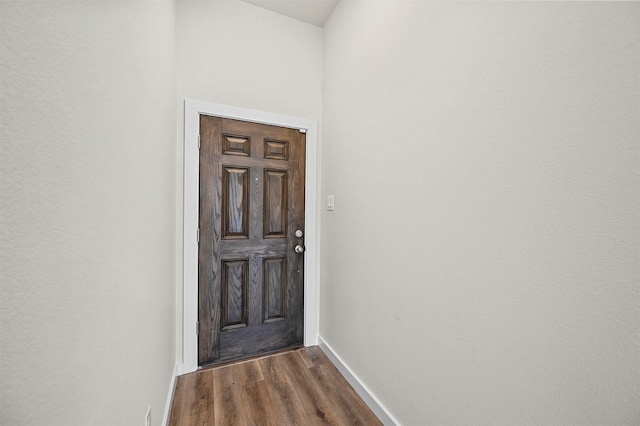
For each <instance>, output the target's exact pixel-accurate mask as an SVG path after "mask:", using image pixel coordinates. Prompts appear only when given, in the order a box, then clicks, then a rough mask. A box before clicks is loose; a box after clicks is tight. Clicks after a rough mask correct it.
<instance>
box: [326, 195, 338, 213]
mask: <svg viewBox="0 0 640 426" xmlns="http://www.w3.org/2000/svg"><path fill="white" fill-rule="evenodd" d="M335 208H336V202H335V198H334V196H333V195H328V196H327V210H329V211H330V212H332V211H334V210H335Z"/></svg>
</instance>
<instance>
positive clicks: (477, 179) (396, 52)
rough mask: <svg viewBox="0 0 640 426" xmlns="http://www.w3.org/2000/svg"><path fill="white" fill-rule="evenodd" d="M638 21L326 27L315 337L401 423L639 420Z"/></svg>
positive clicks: (560, 17)
mask: <svg viewBox="0 0 640 426" xmlns="http://www.w3.org/2000/svg"><path fill="white" fill-rule="evenodd" d="M639 6H640V4H639V3H595V2H588V3H581V2H577V3H573V2H572V3H562V2H558V3H544V2H540V3H539V2H525V3H509V2H495V3H493V2H488V3H482V2H475V3H457V2H446V3H445V2H442V3H434V2H344V3H340V4H338V6H337V8H336V9H335V10H334V13H333V15H332V16H331V18H330V19H329V22H328V23H327V25H326V26H325V30H324V92H323V96H324V108H323V116H324V123H325V125H324V148H323V162H322V171H323V188H324V190H323V195H325V196H326V195H329V194H334V195H335V204H336V210H335V212H324V213H323V219H322V230H323V233H322V238H323V240H322V253H323V258H322V270H321V276H322V289H321V295H322V297H321V314H320V318H321V329H320V331H321V335H322V337H323V338H324V339H325V340H326V341H327V342H328V343H329V344H330V345H332V346H333V348H334V349H335V350H336V352H337V353H338V354H339V355H340V356H341V357H342V358H343V359H344V360H345V361H346V362H347V364H348V365H349V366H350V367H351V368H352V369H353V370H354V372H355V373H356V374H357V375H358V376H359V377H360V378H361V379H362V380H363V381H364V383H365V384H366V385H367V386H368V387H370V389H371V390H372V391H373V393H374V394H375V395H376V396H377V397H378V398H379V399H380V400H381V401H382V402H383V404H384V405H386V406H387V408H388V409H389V410H390V411H391V413H392V414H393V415H394V416H396V417H397V419H398V420H400V421H401V422H402V423H403V424H407V425H409V424H472V423H473V424H493V425H495V424H502V425H512V424H574V425H578V424H580V425H585V424H610V425H613V424H618V425H621V424H632V423H635V424H637V422H638V421H639V420H640V406H639V405H638V389H639V388H640V351H638V347H639V333H640V311H639V306H640V296H639V288H638V282H639V277H640V273H639V264H638V261H639V258H640V253H639V245H640V243H639V236H640V233H639V221H638V211H639V207H640V203H639V194H640V191H639V189H640V187H639V176H638V159H639V153H640V150H639V140H640V127H639V120H638V118H639V117H640V105H639V104H640V100H639V99H640V97H639V95H640V93H639V81H638V70H639V67H640V43H639V41H640V40H639V34H640V31H639V29H640V21H639V16H640V14H639Z"/></svg>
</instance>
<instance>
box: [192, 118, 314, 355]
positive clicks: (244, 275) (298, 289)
mask: <svg viewBox="0 0 640 426" xmlns="http://www.w3.org/2000/svg"><path fill="white" fill-rule="evenodd" d="M305 140H306V139H305V134H304V133H301V132H300V131H299V130H297V129H288V128H283V127H276V126H268V125H262V124H255V123H248V122H243V121H237V120H229V119H223V118H218V117H210V116H205V115H201V116H200V212H199V227H200V243H199V248H198V321H199V334H198V364H199V365H203V364H210V363H215V362H219V361H226V360H230V359H238V358H243V357H247V356H251V355H256V354H260V353H264V352H269V351H273V350H276V349H281V348H287V347H294V346H299V345H301V344H302V339H303V306H304V299H303V287H304V285H303V275H304V274H303V263H304V262H303V261H304V258H303V254H301V253H297V252H296V251H295V247H296V246H297V245H300V246H302V247H304V241H303V240H304V237H303V236H302V237H298V236H296V231H297V230H300V231H304V190H305V188H304V181H305V171H304V166H305ZM298 234H299V233H298Z"/></svg>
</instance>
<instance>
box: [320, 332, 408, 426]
mask: <svg viewBox="0 0 640 426" xmlns="http://www.w3.org/2000/svg"><path fill="white" fill-rule="evenodd" d="M318 340H319V346H320V349H322V351H323V352H324V353H325V354H327V357H328V358H329V359H330V360H331V362H333V364H334V365H335V366H336V368H337V369H338V370H339V371H340V373H342V375H343V376H344V378H345V379H347V382H349V384H350V385H351V387H353V389H354V390H355V391H356V393H357V394H358V395H360V398H362V400H363V401H364V402H365V403H366V404H367V405H368V406H369V408H371V411H373V412H374V414H375V415H376V416H378V418H379V419H380V421H381V422H382V423H384V425H385V426H399V425H400V422H398V420H396V419H395V418H394V417H393V416H392V415H391V413H390V412H389V410H387V409H386V407H385V406H384V405H382V403H381V402H380V400H378V398H376V397H375V395H374V394H373V393H371V391H370V390H369V388H367V387H366V386H365V385H364V384H363V383H362V382H361V381H360V379H359V378H358V376H356V375H355V374H354V372H353V371H351V369H350V368H349V366H348V365H347V364H345V362H344V361H343V360H342V358H340V356H339V355H338V354H337V353H336V352H335V351H334V350H333V348H332V347H331V346H330V345H329V344H328V343H327V342H326V341H325V340H324V339H323V338H322V336H318Z"/></svg>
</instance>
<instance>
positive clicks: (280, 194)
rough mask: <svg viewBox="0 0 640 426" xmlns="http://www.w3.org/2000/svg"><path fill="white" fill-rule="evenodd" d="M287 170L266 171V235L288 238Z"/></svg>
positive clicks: (266, 236)
mask: <svg viewBox="0 0 640 426" xmlns="http://www.w3.org/2000/svg"><path fill="white" fill-rule="evenodd" d="M287 188H288V185H287V172H286V171H284V170H268V169H267V170H265V171H264V201H263V209H264V220H263V227H264V237H265V238H286V236H287V216H288V215H287V203H288V200H287V192H288V191H287Z"/></svg>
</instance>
